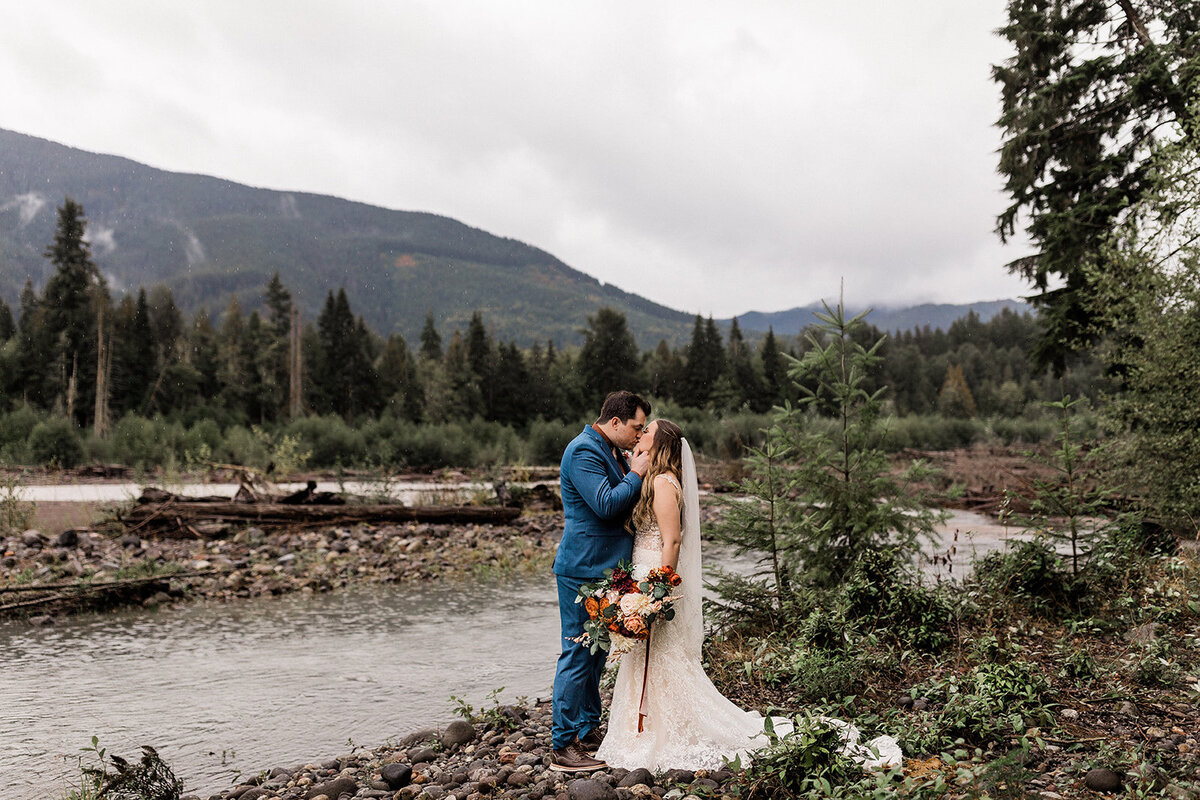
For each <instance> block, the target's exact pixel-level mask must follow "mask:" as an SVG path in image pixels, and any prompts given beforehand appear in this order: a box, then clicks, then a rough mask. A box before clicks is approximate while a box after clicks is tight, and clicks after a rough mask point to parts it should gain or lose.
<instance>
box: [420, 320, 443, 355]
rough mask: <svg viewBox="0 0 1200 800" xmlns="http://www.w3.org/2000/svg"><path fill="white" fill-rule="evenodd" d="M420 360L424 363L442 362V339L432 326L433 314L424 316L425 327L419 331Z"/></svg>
mask: <svg viewBox="0 0 1200 800" xmlns="http://www.w3.org/2000/svg"><path fill="white" fill-rule="evenodd" d="M421 358H422V359H424V360H426V361H441V360H442V337H441V336H439V335H438V332H437V328H436V327H434V325H433V314H432V313H430V314H426V315H425V327H424V328H422V329H421Z"/></svg>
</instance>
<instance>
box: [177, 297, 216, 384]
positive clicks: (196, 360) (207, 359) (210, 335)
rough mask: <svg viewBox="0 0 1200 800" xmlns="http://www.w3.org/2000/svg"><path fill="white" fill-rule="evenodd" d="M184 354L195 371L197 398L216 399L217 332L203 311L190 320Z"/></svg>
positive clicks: (206, 313)
mask: <svg viewBox="0 0 1200 800" xmlns="http://www.w3.org/2000/svg"><path fill="white" fill-rule="evenodd" d="M184 354H185V356H184V358H185V361H186V362H187V363H188V364H190V365H191V366H192V368H193V369H195V371H196V376H197V383H196V390H197V392H198V393H199V396H200V397H201V398H204V399H207V400H211V399H214V398H216V396H217V393H218V392H219V391H220V380H219V378H218V377H217V373H218V371H219V368H218V364H219V358H220V356H219V350H218V345H217V331H216V329H215V328H214V327H213V324H212V319H211V318H210V317H209V315H208V311H206V310H205V309H200V310H199V311H197V312H196V315H195V316H194V317H193V318H192V325H191V330H190V331H189V333H188V338H187V349H186V350H185V351H184Z"/></svg>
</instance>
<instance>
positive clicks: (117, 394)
mask: <svg viewBox="0 0 1200 800" xmlns="http://www.w3.org/2000/svg"><path fill="white" fill-rule="evenodd" d="M113 318H114V319H113V323H114V324H113V328H114V331H115V335H114V343H115V345H116V346H115V348H114V350H115V353H114V357H113V377H112V389H111V392H110V398H111V399H110V405H111V407H112V409H113V411H115V412H116V413H117V414H122V413H126V412H133V413H135V414H141V413H143V412H144V410H145V408H146V404H147V402H148V401H149V400H150V389H151V387H152V386H153V385H154V379H155V378H156V377H157V376H158V360H157V357H156V355H155V352H154V335H153V333H152V330H151V327H150V307H149V304H148V302H147V299H146V290H145V289H139V290H138V293H137V297H136V299H135V298H133V297H130V296H129V295H125V297H124V298H122V300H121V302H120V304H118V306H117V310H116V312H115V313H114V314H113Z"/></svg>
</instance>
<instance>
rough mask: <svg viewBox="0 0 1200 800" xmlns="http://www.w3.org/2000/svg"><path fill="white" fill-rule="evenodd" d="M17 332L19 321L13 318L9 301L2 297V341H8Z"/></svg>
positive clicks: (0, 311)
mask: <svg viewBox="0 0 1200 800" xmlns="http://www.w3.org/2000/svg"><path fill="white" fill-rule="evenodd" d="M16 334H17V323H16V320H14V319H13V313H12V309H11V308H9V306H8V303H6V302H4V300H3V299H0V342H6V341H8V340H9V339H11V338H12V337H14V336H16Z"/></svg>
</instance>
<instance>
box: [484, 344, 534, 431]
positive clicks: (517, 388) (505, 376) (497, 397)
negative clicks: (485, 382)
mask: <svg viewBox="0 0 1200 800" xmlns="http://www.w3.org/2000/svg"><path fill="white" fill-rule="evenodd" d="M529 381H530V374H529V369H528V367H527V366H526V364H525V357H524V356H523V355H522V354H521V350H520V348H518V347H517V344H516V342H509V343H508V344H507V345H505V344H501V345H500V346H499V347H498V348H497V361H496V377H495V387H494V389H493V408H492V418H493V419H495V420H496V421H497V422H503V423H506V424H508V425H512V426H514V427H521V426H524V425H526V424H527V423H528V422H529V421H530V419H531V418H532V417H533V413H532V409H531V407H530V403H529Z"/></svg>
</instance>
